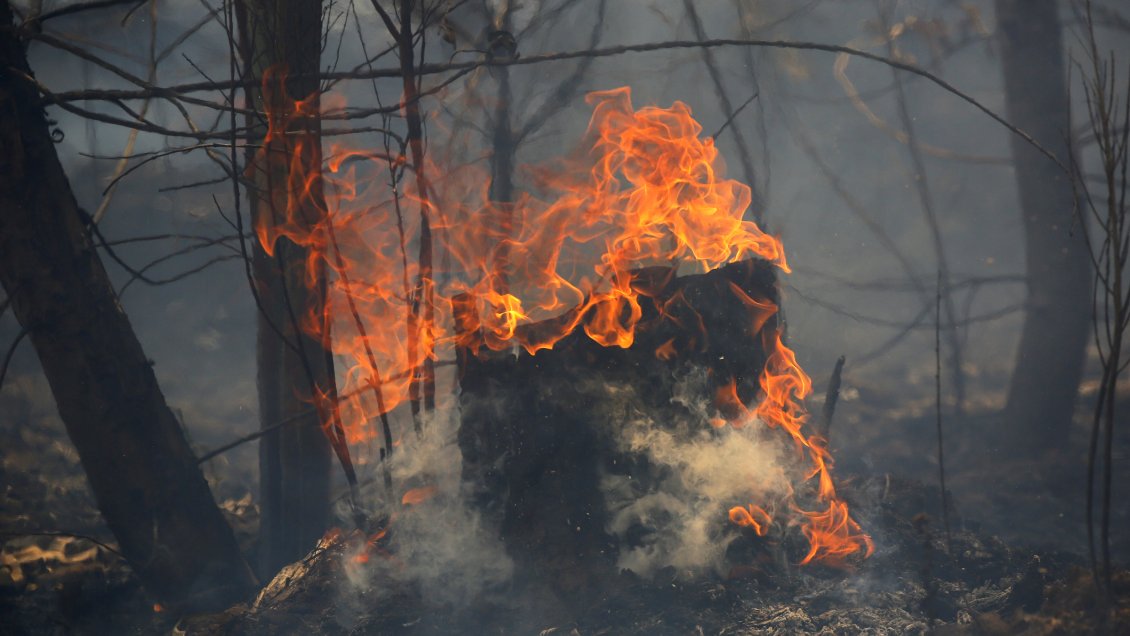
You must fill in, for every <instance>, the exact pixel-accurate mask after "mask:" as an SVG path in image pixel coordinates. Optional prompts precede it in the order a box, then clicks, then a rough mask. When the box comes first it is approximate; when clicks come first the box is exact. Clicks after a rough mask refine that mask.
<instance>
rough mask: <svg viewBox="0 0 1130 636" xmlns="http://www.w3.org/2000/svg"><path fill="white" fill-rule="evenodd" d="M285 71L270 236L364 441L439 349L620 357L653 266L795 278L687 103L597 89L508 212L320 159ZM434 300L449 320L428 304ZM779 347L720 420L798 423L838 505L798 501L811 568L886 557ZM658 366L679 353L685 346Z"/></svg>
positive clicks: (455, 189)
mask: <svg viewBox="0 0 1130 636" xmlns="http://www.w3.org/2000/svg"><path fill="white" fill-rule="evenodd" d="M281 77H282V75H281V73H269V74H267V75H266V76H265V79H264V96H265V99H264V103H266V104H267V105H268V110H269V112H268V117H267V121H268V124H269V130H268V134H267V138H266V141H265V143H264V149H263V150H262V151H261V152H260V156H259V159H258V160H257V161H258V162H261V163H264V164H270V165H275V164H278V163H279V162H277V161H275V162H273V163H272V162H270V161H268V160H267V159H268V157H267V153H272V152H283V153H285V156H286V157H289V162H288V163H287V165H286V172H285V174H280V175H279V179H280V181H279V183H285V188H283V189H282V192H283V193H284V194H285V200H281V201H278V202H275V205H274V208H275V213H274V214H273V215H272V216H271V218H269V219H266V220H262V221H261V222H260V223H258V224H257V225H256V227H255V231H256V234H257V236H258V238H259V241H260V242H261V244H262V245H263V247H264V249H266V250H267V251H268V252H273V250H274V249H275V247H276V245H277V243H278V241H280V240H284V239H285V240H289V241H292V242H293V243H295V244H297V245H300V246H303V247H305V248H307V253H308V254H309V260H308V262H307V263H305V266H306V268H307V270H306V272H307V280H308V281H309V283H310V284H311V285H312V286H313V285H318V284H326V285H327V289H326V301H325V303H324V308H322V311H323V312H324V313H322V314H318V313H317V312H313V313H311V314H310V315H306V316H303V317H302V325H303V328H304V329H305V330H306V331H307V332H308V333H310V334H311V335H312V336H314V337H317V338H318V339H319V340H320V341H321V342H323V343H325V344H326V346H327V347H329V348H330V350H331V351H332V353H333V354H334V355H335V356H336V359H337V360H339V361H340V364H342V365H343V368H342V369H341V370H340V380H339V384H340V387H341V390H340V395H339V396H338V397H337V398H336V401H335V400H331V399H330V397H331V396H322V397H323V400H322V402H323V403H324V404H329V405H330V406H331V408H336V409H337V411H336V412H335V414H336V415H337V416H338V417H339V418H340V421H342V422H343V423H344V425H345V427H346V433H347V438H348V440H349V441H350V442H351V443H358V442H362V441H365V440H368V439H371V438H373V437H374V436H376V434H377V429H378V428H379V427H376V426H373V425H372V424H371V423H372V422H373V420H374V418H376V417H377V416H379V415H382V414H384V413H387V412H389V411H391V410H392V409H395V408H396V407H397V406H399V405H400V404H403V403H404V402H406V401H407V400H409V399H414V397H415V395H416V392H415V389H414V387H415V386H416V382H417V381H419V380H421V379H425V380H426V379H429V378H424V375H425V374H427V373H429V371H428V369H430V367H428V366H426V365H425V361H430V362H435V361H438V360H439V357H440V353H441V352H449V351H451V350H452V349H454V348H465V349H467V350H470V351H472V352H477V351H478V350H479V349H480V348H483V347H485V348H487V349H491V350H496V351H502V350H510V349H513V348H515V347H522V348H524V349H525V350H526V351H527V352H528V353H530V354H536V353H537V352H538V351H540V350H542V349H548V348H551V347H553V346H554V344H555V343H556V342H558V341H559V340H561V339H562V338H564V337H565V336H567V335H568V334H570V333H573V332H574V331H576V330H577V329H582V330H583V331H584V332H585V334H587V335H588V337H589V338H591V339H592V340H593V341H595V342H597V343H600V344H602V345H604V346H609V347H612V346H615V347H624V348H627V347H631V346H632V344H633V342H634V339H635V329H636V326H637V324H638V323H639V321H640V320H641V317H642V313H643V312H642V309H641V305H640V296H641V295H642V296H648V295H649V293H648V291H647V290H645V289H641V288H640V287H639V286H637V285H634V284H633V283H634V282H636V281H635V280H634V274H633V272H634V271H636V270H639V269H640V268H642V267H647V266H651V265H667V266H674V265H685V264H694V265H695V266H697V267H698V268H699V270H700V271H711V270H713V269H716V268H718V267H721V266H723V265H726V264H728V263H733V262H737V261H740V260H744V259H747V258H751V257H757V258H761V259H764V260H766V261H769V262H771V263H773V264H775V265H776V266H778V267H779V268H780V269H781V270H782V271H784V272H788V271H790V270H789V268H788V265H787V263H786V260H785V254H784V249H783V247H782V245H781V242H780V240H779V239H778V238H776V237H774V236H771V235H769V234H766V233H765V232H763V231H762V230H761V229H760V228H759V227H758V226H757V225H756V224H755V223H754V222H752V221H747V220H745V218H744V216H745V214H746V211H747V209H748V208H749V205H750V200H751V197H750V189H749V187H748V186H746V185H743V184H741V183H739V182H737V181H735V180H732V179H726V178H724V176H723V175H724V172H725V170H724V165H723V162H722V159H721V157H720V156H719V154H718V150H717V148H716V147H715V145H714V140H713V139H711V138H709V137H702V136H701V133H702V127H701V126H700V125H699V124H698V123H697V122H696V121H695V120H694V118H693V117H692V116H691V111H690V108H689V107H688V106H687V105H686V104H683V103H681V102H676V103H675V104H673V105H672V106H671V107H670V108H658V107H645V108H640V109H635V108H634V107H633V106H632V103H631V93H630V91H629V89H628V88H619V89H614V90H610V91H602V92H594V93H590V94H589V95H588V96H587V98H586V100H587V102H588V103H589V104H590V105H592V107H593V114H592V118H591V120H590V123H589V126H588V130H587V132H586V134H585V137H584V142H583V143H582V144H581V147H580V151H579V152H576V153H574V154H573V155H571V156H569V157H566V158H563V159H560V160H558V161H556V162H553V163H551V164H549V165H545V166H541V167H534V168H530V169H529V171H528V174H529V176H530V177H531V179H532V181H533V183H534V187H533V188H530V192H529V193H527V194H524V195H522V196H520V197H519V198H518V200H516V201H513V202H508V203H506V204H497V203H493V202H491V201H489V200H488V198H487V195H486V187H485V185H484V184H486V183H487V182H488V179H486V178H485V177H484V175H482V174H481V173H480V172H478V168H476V167H474V166H469V167H463V168H452V167H448V166H445V167H443V168H442V169H441V168H439V167H438V166H436V165H432V164H428V165H423V166H409V165H407V161H406V160H405V158H404V157H399V156H393V157H385V156H381V155H380V154H379V153H374V152H370V151H364V150H357V149H350V148H345V147H341V146H336V145H335V146H330V147H329V148H328V149H327V151H326V154H325V157H326V159H325V161H324V164H323V162H322V161H321V152H320V151H321V149H315V148H309V147H304V146H303V144H304V143H306V144H307V145H309V143H310V142H309V140H310V139H312V137H310V136H302V135H291V134H288V131H290V130H291V129H292V128H293V127H295V126H296V125H301V124H302V122H303V121H305V120H306V119H310V118H312V116H314V115H317V113H316V112H312V111H313V110H314V105H315V104H316V103H317V102H316V101H314V100H306V101H288V100H287V99H286V98H285V93H284V92H283V91H284V89H283V88H282V87H283V83H282V81H281ZM322 101H323V103H324V102H325V101H326V99H325V96H323V100H322ZM275 156H276V157H277V155H275ZM252 167H253V168H254V167H255V166H254V165H253V166H252ZM390 167H391V168H395V169H397V170H403V169H412V170H427V171H429V178H428V179H403V180H401V181H399V182H398V183H397V184H396V185H395V187H390V186H389V185H388V182H389V174H390ZM421 184H423V185H421ZM418 186H420V187H425V188H427V190H426V191H425V192H419V191H417V190H416V189H415V188H416V187H418ZM311 210H313V212H312V213H311ZM423 213H426V215H427V218H428V219H429V223H430V231H431V233H432V236H433V237H434V239H435V243H436V245H435V246H434V254H435V257H434V259H433V262H434V269H433V268H429V269H425V270H424V271H423V272H422V271H421V268H420V266H419V264H418V263H416V262H414V260H415V259H411V258H407V253H408V250H409V246H410V245H416V244H417V242H418V241H419V238H418V235H419V234H420V232H421V224H420V218H421V214H423ZM322 268H324V269H327V270H329V272H330V276H329V279H328V282H326V283H322V282H320V281H319V276H318V274H317V273H316V272H318V271H320V270H321V269H322ZM422 273H424V274H428V273H430V276H429V277H423V276H421V274H422ZM417 281H418V282H417ZM731 288H732V290H733V293H734V294H735V295H736V296H737V297H738V298H739V299H740V300H741V301H742V302H743V303H744V304H745V306H746V307H747V309H748V310H749V313H750V320H751V326H752V328H753V333H758V332H761V333H764V328H765V326H766V325H767V324H768V321H769V320H770V318H772V317H773V316H774V315H775V313H776V312H777V307H776V305H775V304H774V303H772V302H769V301H767V300H758V299H754V298H751V297H750V296H749V295H748V294H746V293H745V292H744V291H743V290H741V289H740V288H738V287H737V286H733V285H732V286H731ZM421 302H423V303H425V304H428V307H429V309H433V310H432V311H423V312H420V311H418V308H419V306H420V304H421ZM668 302H669V303H673V302H682V303H686V300H685V299H683V298H681V296H677V297H675V298H672V299H670V300H669V301H668ZM692 310H693V308H692ZM665 311H666V308H665V307H660V312H665ZM695 315H697V312H695ZM701 322H702V321H701V318H700V319H699V323H700V325H699V327H701ZM533 325H536V328H528V329H524V328H523V327H526V326H533ZM331 333H332V338H331ZM698 336H701V337H703V338H705V337H706V334H705V332H703V333H701V334H697V335H696V337H698ZM764 346H765V350H766V352H767V353H768V361H767V363H766V365H765V370H764V372H763V375H762V377H761V384H760V386H761V390H762V392H763V394H764V396H763V399H762V401H761V403H760V404H759V405H758V406H757V407H756V408H755V409H753V410H751V409H749V408H747V407H746V406H745V404H744V403H743V402H742V400H741V399H740V398H739V396H738V392H737V387H736V384H734V383H731V385H730V386H727V387H723V389H722V390H720V391H719V394H718V403H719V404H720V405H722V406H724V411H725V412H724V413H723V416H724V418H725V419H716V420H714V421H712V422H711V423H712V424H713V425H715V426H722V425H725V423H726V421H729V422H730V423H731V424H733V425H735V426H740V425H742V424H743V423H746V422H749V421H752V418H753V417H754V416H756V417H757V418H759V419H760V420H761V421H763V422H765V423H766V424H767V425H769V426H770V427H775V428H781V429H783V430H784V431H786V432H787V433H788V434H789V436H790V438H791V439H792V440H793V441H794V443H795V445H796V447H797V449H798V450H800V451H802V452H803V453H804V454H806V455H807V456H808V458H809V460H810V462H811V465H812V467H811V469H810V470H809V473H808V476H807V479H806V481H807V480H812V479H815V480H816V483H817V496H818V498H819V499H820V500H821V502H823V503H825V504H827V506H828V509H827V511H826V512H805V511H802V510H799V509H797V510H798V514H799V515H800V517H801V522H802V525H803V526H804V534H805V536H806V537H807V538H808V540H809V542H810V546H811V550H810V553H809V555H808V556H807V557H806V558H805V560H804V561H805V562H806V563H807V562H809V561H813V560H817V561H826V562H836V563H842V562H843V560H844V558H845V557H847V556H848V555H850V554H853V553H856V552H859V551H864V552H866V553H867V554H870V552H871V549H872V548H871V541H870V538H868V537H867V536H866V535H864V534H862V533H861V532H860V529H859V526H858V524H856V523H855V522H854V521H853V520H852V519H851V518H850V516H849V515H848V512H847V506H846V505H845V504H844V503H843V502H842V501H841V500H840V499H838V498H837V496H836V493H835V488H834V485H833V484H832V480H831V476H830V473H829V467H830V465H831V458H830V456H829V454H828V451H827V449H826V446H825V444H824V441H823V440H822V439H820V438H819V437H817V436H809V437H806V436H805V435H804V433H803V432H802V427H803V425H804V423H805V421H806V419H807V415H806V413H805V410H804V407H803V400H804V398H805V397H806V396H807V395H808V393H809V392H811V388H812V387H811V381H810V380H809V378H808V376H807V375H805V374H804V372H803V371H802V370H801V369H800V367H799V366H798V365H797V364H796V358H795V356H794V355H793V353H792V351H791V350H789V349H788V348H787V347H785V345H784V344H783V343H782V342H781V338H780V334H779V333H774V334H773V335H772V336H771V337H769V338H766V339H765V342H764ZM655 355H656V357H658V358H660V359H663V360H666V359H669V358H670V357H672V356H675V355H677V351H676V346H675V342H674V341H670V342H667V343H664V344H663V345H661V346H660V347H659V348H658V349H657V350H656V351H655ZM325 424H326V425H327V426H328V425H329V424H330V423H329V422H326V423H325ZM429 488H431V490H429ZM433 494H434V488H433V487H425V488H419V489H414V490H410V491H408V492H406V493H405V494H404V496H403V499H402V503H403V504H404V505H412V504H417V503H420V502H422V501H424V500H426V499H427V498H428V497H430V496H432V495H433ZM730 519H731V521H733V522H734V523H735V524H738V525H741V526H747V527H751V528H753V529H754V532H755V534H757V535H763V534H764V533H765V532H766V531H767V528H768V526H769V525H770V524H771V523H773V519H771V518H770V516H769V515H768V514H767V513H766V512H765V511H764V509H762V508H760V507H758V506H756V505H754V504H749V505H748V506H746V507H742V506H738V507H735V508H733V509H731V510H730Z"/></svg>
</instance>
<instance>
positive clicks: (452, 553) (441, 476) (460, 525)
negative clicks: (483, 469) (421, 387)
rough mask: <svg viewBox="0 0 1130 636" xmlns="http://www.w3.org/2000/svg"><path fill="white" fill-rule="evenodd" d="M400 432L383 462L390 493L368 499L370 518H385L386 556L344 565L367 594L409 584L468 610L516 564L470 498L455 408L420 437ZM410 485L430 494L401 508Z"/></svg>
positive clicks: (429, 422) (439, 414)
mask: <svg viewBox="0 0 1130 636" xmlns="http://www.w3.org/2000/svg"><path fill="white" fill-rule="evenodd" d="M405 428H406V431H405V433H404V435H403V436H402V443H401V444H400V445H399V446H398V447H397V448H396V449H395V452H394V453H393V454H392V457H391V459H390V461H389V462H388V467H389V470H390V471H391V476H392V483H393V488H392V490H391V492H386V491H384V489H383V488H380V487H378V490H379V491H381V492H378V493H377V496H376V498H375V500H371V501H369V502H368V504H369V506H371V507H372V508H373V509H372V510H370V514H373V515H374V516H375V517H382V516H384V517H387V518H388V519H389V523H388V527H387V530H388V536H387V544H382V547H383V548H384V549H385V550H387V553H388V554H387V555H385V554H381V553H373V551H372V550H371V549H370V555H369V558H368V560H367V562H365V563H364V564H360V565H350V566H349V567H347V568H346V570H347V577H348V578H349V579H350V583H351V584H352V585H354V586H359V587H361V588H362V589H364V590H366V591H367V592H368V593H370V594H373V593H375V594H377V595H380V594H381V593H382V591H387V592H388V593H394V592H397V591H403V590H404V589H405V587H406V586H407V587H414V588H416V589H418V590H419V592H420V593H421V597H422V598H424V599H427V600H429V601H431V602H435V603H437V604H439V605H449V606H456V607H462V606H466V605H468V604H470V603H471V602H472V601H474V600H475V599H476V598H478V597H480V596H481V595H482V594H483V593H484V592H486V591H487V590H489V589H491V588H494V587H496V586H499V585H501V584H503V583H505V582H507V581H508V580H509V579H510V576H511V573H512V571H513V563H512V561H511V559H510V557H509V556H508V555H507V554H506V551H505V549H504V547H503V544H502V542H501V540H500V539H499V538H498V536H497V534H498V533H497V529H492V528H489V527H487V526H486V525H485V524H484V523H483V521H482V518H481V515H480V514H479V512H478V511H477V510H475V509H474V507H473V506H472V505H471V503H470V501H469V497H468V494H469V492H470V491H469V489H468V488H467V487H466V485H465V484H464V482H463V479H462V470H463V454H462V452H461V451H460V448H459V444H458V440H457V433H458V430H459V415H458V410H457V409H455V408H441V409H438V410H436V411H435V412H434V413H433V415H431V416H429V417H428V418H426V420H425V421H424V422H423V425H422V427H421V433H420V434H419V435H417V434H416V433H415V432H414V431H413V427H412V426H411V425H409V426H407V427H405ZM377 470H378V472H379V471H381V470H383V468H382V467H380V466H378V467H377ZM378 479H380V478H378ZM414 488H423V489H427V491H428V493H429V496H428V497H427V498H426V500H424V501H422V502H420V503H415V504H410V505H403V504H402V503H401V500H402V497H403V495H404V493H405V492H406V491H408V490H409V489H414ZM433 489H434V491H433ZM389 555H391V556H389ZM354 556H355V555H354Z"/></svg>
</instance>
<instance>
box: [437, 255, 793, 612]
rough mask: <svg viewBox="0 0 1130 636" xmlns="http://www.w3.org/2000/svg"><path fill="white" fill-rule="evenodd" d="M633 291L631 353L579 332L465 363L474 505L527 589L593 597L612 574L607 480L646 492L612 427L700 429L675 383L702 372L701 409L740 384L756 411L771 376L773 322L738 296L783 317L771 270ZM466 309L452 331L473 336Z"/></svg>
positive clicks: (467, 469)
mask: <svg viewBox="0 0 1130 636" xmlns="http://www.w3.org/2000/svg"><path fill="white" fill-rule="evenodd" d="M634 280H635V282H634V287H636V288H637V289H638V290H641V293H642V294H643V295H644V297H642V298H641V305H642V310H643V317H642V321H641V322H640V323H639V325H638V327H637V330H636V337H635V342H634V343H633V344H632V346H631V347H630V348H628V349H621V348H616V347H613V348H608V347H604V346H601V345H600V344H597V343H596V342H594V341H593V340H592V339H591V338H589V337H588V336H587V335H585V334H584V333H583V332H582V331H581V330H576V331H574V333H572V334H571V335H569V336H567V337H565V338H564V339H563V340H561V341H560V342H558V343H557V344H556V345H555V346H554V348H553V349H552V350H548V351H541V352H539V353H538V354H537V355H534V356H530V355H527V354H525V353H524V352H523V353H522V354H520V355H517V356H515V355H513V354H511V353H509V352H502V353H500V352H486V351H485V350H480V351H479V352H478V354H476V353H475V352H474V351H472V350H471V349H463V350H461V351H460V358H459V373H460V378H461V380H460V385H461V388H462V393H461V407H462V417H463V420H462V421H463V423H462V428H461V429H460V434H459V437H460V447H461V449H462V452H463V461H464V473H465V475H464V476H465V481H467V482H468V483H470V484H475V485H477V486H478V487H479V492H478V493H477V501H478V503H479V505H480V506H481V508H482V510H483V511H484V514H485V517H486V518H487V519H489V520H491V521H492V522H493V523H497V524H498V527H499V528H500V532H501V535H502V538H503V540H504V541H505V543H506V545H507V548H508V550H509V551H510V553H511V555H512V556H513V557H514V559H515V561H516V563H517V564H518V579H519V580H520V581H521V580H526V581H528V582H536V581H545V580H549V581H553V583H552V585H553V586H554V588H555V590H554V591H555V592H557V593H559V594H562V595H563V596H566V597H572V598H573V599H574V600H576V599H578V598H586V597H587V596H588V595H590V594H593V593H597V591H598V590H599V589H600V588H601V585H602V583H605V582H607V580H605V579H604V578H603V575H602V573H612V572H613V568H612V567H611V566H612V565H613V564H614V563H615V562H616V557H617V550H618V546H617V541H616V540H614V538H613V537H611V536H609V535H608V533H607V531H606V524H607V519H606V515H605V502H604V499H603V495H602V493H601V484H600V482H601V478H602V476H603V475H609V474H612V475H624V474H630V475H632V477H633V479H634V480H640V482H638V483H639V485H640V487H643V488H646V487H647V484H646V483H644V482H646V479H647V473H648V470H647V466H646V465H643V464H641V461H642V462H646V459H641V458H639V457H634V456H631V455H630V454H626V453H625V452H623V451H622V450H619V449H618V447H619V446H621V445H620V444H619V443H618V442H617V440H616V439H615V434H616V428H615V427H617V426H618V425H619V424H622V423H625V422H627V421H628V420H629V419H632V418H650V419H652V420H653V421H654V422H655V425H656V426H666V427H678V426H692V427H696V426H697V427H701V426H702V424H703V423H702V422H701V419H696V418H695V417H694V416H693V415H692V413H691V410H690V409H691V406H690V405H689V404H688V403H685V401H680V400H673V398H675V397H676V394H677V393H678V394H681V395H683V397H684V398H685V397H686V396H685V394H684V391H683V390H680V389H679V388H677V385H678V384H680V383H683V382H685V381H686V379H687V377H688V376H689V375H691V374H694V373H698V374H700V375H701V374H703V372H705V382H703V383H701V384H700V385H698V389H699V394H697V395H696V396H695V399H696V400H705V401H713V398H714V396H715V394H716V392H717V390H719V389H721V388H723V387H726V386H728V385H729V384H730V383H731V382H734V383H735V384H736V387H737V392H738V395H739V396H740V397H741V398H742V399H743V400H744V401H747V402H748V401H749V400H751V399H752V398H753V397H755V396H756V395H757V392H758V390H759V385H758V382H759V377H760V373H761V369H762V368H763V367H764V365H765V353H764V348H763V346H761V342H762V340H761V338H762V337H763V336H764V335H765V334H766V333H772V332H773V330H774V329H775V327H776V318H775V316H771V315H769V314H762V315H760V316H754V317H751V314H750V311H749V307H748V305H747V304H745V303H744V302H743V300H742V299H741V298H740V297H739V296H738V295H737V293H736V292H735V291H734V286H736V287H737V288H740V289H741V290H742V292H743V293H744V294H747V295H748V296H749V297H752V298H754V299H759V300H767V301H770V302H772V303H773V304H774V305H776V302H777V291H776V287H775V278H774V272H773V270H772V268H771V266H769V265H768V264H767V263H765V262H762V261H747V262H742V263H736V264H733V265H729V266H726V267H724V268H722V269H719V270H716V271H713V272H710V273H708V274H702V275H694V276H686V277H682V278H675V277H674V273H673V271H672V270H670V269H667V268H658V267H657V268H649V269H644V270H640V271H638V272H636V275H635V277H634ZM459 306H460V303H459V302H458V301H457V302H456V307H457V313H456V320H457V324H463V325H466V324H473V321H467V320H465V319H463V317H461V316H460V315H459V311H458V307H459ZM554 322H555V321H547V322H546V323H539V324H535V325H531V326H529V327H527V328H528V329H531V330H537V329H547V328H548V329H553V328H554V324H553V323H554ZM724 410H725V409H724V407H723V411H724ZM724 414H725V415H727V416H733V415H735V414H734V413H724ZM641 531H644V532H646V529H641Z"/></svg>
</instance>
